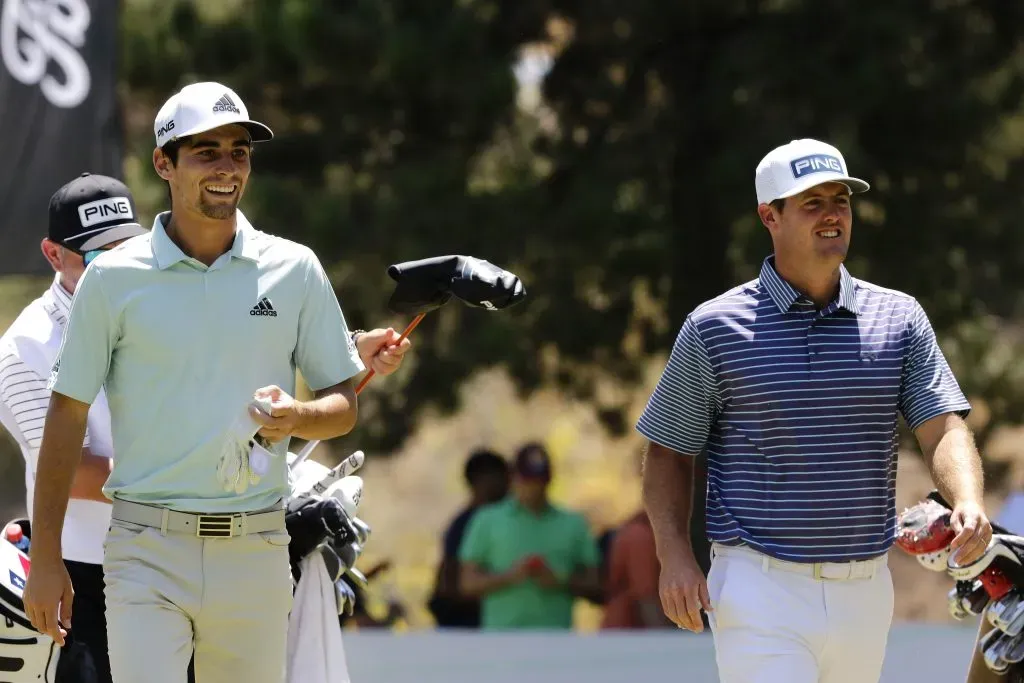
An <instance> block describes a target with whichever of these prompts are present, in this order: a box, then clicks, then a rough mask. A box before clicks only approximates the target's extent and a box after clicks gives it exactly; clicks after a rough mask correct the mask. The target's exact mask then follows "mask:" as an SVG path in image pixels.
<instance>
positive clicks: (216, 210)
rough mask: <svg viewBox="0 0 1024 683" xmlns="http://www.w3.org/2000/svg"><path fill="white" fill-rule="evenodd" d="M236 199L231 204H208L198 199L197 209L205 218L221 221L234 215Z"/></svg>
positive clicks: (236, 204) (236, 205)
mask: <svg viewBox="0 0 1024 683" xmlns="http://www.w3.org/2000/svg"><path fill="white" fill-rule="evenodd" d="M237 207H238V201H237V200H236V201H234V202H232V203H231V204H208V203H206V202H205V201H203V200H202V199H200V200H199V211H200V212H201V213H202V214H203V215H204V216H206V217H207V218H212V219H214V220H218V221H223V220H226V219H228V218H231V217H232V216H234V215H235V209H236V208H237Z"/></svg>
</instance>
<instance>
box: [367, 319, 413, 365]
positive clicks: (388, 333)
mask: <svg viewBox="0 0 1024 683" xmlns="http://www.w3.org/2000/svg"><path fill="white" fill-rule="evenodd" d="M400 336H401V335H400V334H399V333H398V332H395V331H394V330H393V329H392V328H390V327H389V328H387V329H380V328H378V329H376V330H370V331H369V332H361V333H359V334H358V335H357V336H356V350H357V351H358V352H359V359H360V360H361V361H363V365H365V366H366V367H367V368H369V369H372V370H373V371H374V373H376V374H378V375H380V376H382V377H383V376H386V375H390V374H391V373H393V372H394V371H395V370H397V369H398V368H399V367H400V366H401V365H402V357H403V356H404V355H405V352H406V351H408V350H409V349H410V348H411V347H412V342H410V341H409V338H408V337H406V338H405V339H403V340H402V343H400V344H399V343H398V338H399V337H400Z"/></svg>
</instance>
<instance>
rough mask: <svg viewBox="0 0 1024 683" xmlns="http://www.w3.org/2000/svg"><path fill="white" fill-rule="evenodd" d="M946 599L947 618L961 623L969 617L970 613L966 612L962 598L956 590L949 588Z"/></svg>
mask: <svg viewBox="0 0 1024 683" xmlns="http://www.w3.org/2000/svg"><path fill="white" fill-rule="evenodd" d="M946 599H947V603H948V605H949V616H951V617H953V618H954V619H956V620H957V621H961V620H963V619H966V618H967V617H969V616H970V612H968V611H967V607H966V605H964V603H963V599H962V596H961V595H960V592H959V591H958V590H957V589H956V588H951V589H950V590H949V593H947V594H946Z"/></svg>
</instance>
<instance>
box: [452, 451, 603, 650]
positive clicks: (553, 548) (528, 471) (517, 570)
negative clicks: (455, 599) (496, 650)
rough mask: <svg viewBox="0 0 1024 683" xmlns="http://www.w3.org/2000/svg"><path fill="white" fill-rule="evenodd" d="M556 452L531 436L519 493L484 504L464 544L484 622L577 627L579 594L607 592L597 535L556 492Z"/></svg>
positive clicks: (464, 572) (517, 472) (590, 596)
mask: <svg viewBox="0 0 1024 683" xmlns="http://www.w3.org/2000/svg"><path fill="white" fill-rule="evenodd" d="M550 483H551V460H550V458H549V456H548V453H547V451H546V450H545V449H544V447H543V446H542V445H541V444H538V443H530V444H527V445H525V446H523V447H522V448H521V449H520V450H519V452H518V453H517V454H516V457H515V460H514V462H513V465H512V495H511V496H509V497H508V498H506V499H505V500H503V501H501V502H498V503H494V504H491V505H488V506H486V507H484V508H482V509H481V510H480V511H479V512H478V513H477V514H476V515H475V516H474V517H473V519H472V521H471V522H470V523H469V528H468V529H467V530H466V538H465V540H464V541H463V542H462V546H461V547H460V549H459V560H460V561H461V573H460V579H461V584H462V586H461V587H462V591H463V593H464V594H466V595H473V596H478V597H479V598H480V599H481V628H483V629H485V630H499V629H571V628H572V625H573V603H574V600H575V599H576V598H584V599H587V600H590V601H593V602H598V601H600V599H601V585H600V580H599V577H598V564H599V557H598V551H597V543H596V542H595V541H594V538H593V536H592V535H591V534H590V529H589V528H588V526H587V522H586V520H585V519H584V518H583V515H581V514H579V513H576V512H572V511H569V510H565V509H562V508H560V507H558V506H555V505H553V504H551V502H550V501H549V500H548V494H547V491H548V486H549V485H550Z"/></svg>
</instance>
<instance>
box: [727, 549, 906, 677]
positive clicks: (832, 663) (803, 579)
mask: <svg viewBox="0 0 1024 683" xmlns="http://www.w3.org/2000/svg"><path fill="white" fill-rule="evenodd" d="M712 558H713V559H712V562H711V571H710V573H709V575H708V593H709V594H710V597H711V606H712V611H711V612H710V613H709V615H708V620H709V622H710V624H711V630H712V633H713V634H714V640H715V658H716V661H717V663H718V675H719V680H720V683H877V681H878V679H879V677H880V676H881V674H882V662H883V660H884V658H885V644H886V640H887V639H888V636H889V626H890V624H891V623H892V611H893V588H892V576H891V575H890V573H889V566H888V564H887V563H886V561H885V559H884V558H883V559H881V560H878V561H876V563H875V565H874V567H873V568H871V567H870V566H869V567H863V566H862V567H861V569H862V571H863V570H865V569H866V570H868V572H869V573H871V574H873V576H870V578H852V579H851V578H846V579H836V578H832V579H828V578H815V577H814V576H812V575H810V574H806V575H805V574H801V573H797V572H795V571H793V570H792V568H782V567H778V566H772V565H771V564H769V561H768V560H767V558H766V556H765V555H762V554H760V553H758V552H756V551H754V550H751V549H748V548H733V547H724V546H720V545H717V544H715V545H714V547H713V550H712ZM839 566H840V567H841V566H842V565H839ZM831 568H832V569H835V568H836V565H832V567H831ZM827 573H828V572H827V571H826V574H827Z"/></svg>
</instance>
